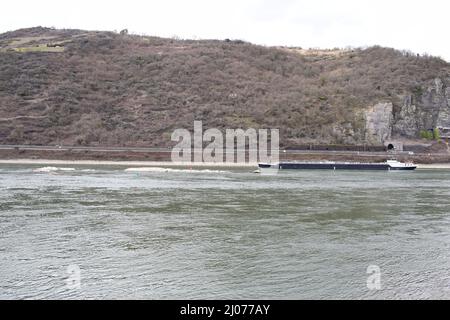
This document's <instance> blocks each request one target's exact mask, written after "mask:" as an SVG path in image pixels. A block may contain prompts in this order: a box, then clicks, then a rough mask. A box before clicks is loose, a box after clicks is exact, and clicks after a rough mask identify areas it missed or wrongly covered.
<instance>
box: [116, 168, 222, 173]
mask: <svg viewBox="0 0 450 320" xmlns="http://www.w3.org/2000/svg"><path fill="white" fill-rule="evenodd" d="M125 171H126V172H188V173H227V172H228V171H222V170H210V169H202V170H198V169H197V170H195V169H171V168H158V167H142V168H127V169H125Z"/></svg>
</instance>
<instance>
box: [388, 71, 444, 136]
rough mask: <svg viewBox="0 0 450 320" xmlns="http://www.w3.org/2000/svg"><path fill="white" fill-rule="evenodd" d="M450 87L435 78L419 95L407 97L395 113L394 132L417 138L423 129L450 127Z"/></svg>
mask: <svg viewBox="0 0 450 320" xmlns="http://www.w3.org/2000/svg"><path fill="white" fill-rule="evenodd" d="M449 102H450V87H447V86H446V85H445V84H444V82H443V81H442V80H441V79H435V80H434V81H433V83H431V84H430V86H429V87H428V88H427V89H426V90H424V91H423V92H422V94H420V95H419V96H417V95H416V96H414V95H409V96H406V97H405V100H404V103H403V105H402V106H401V108H400V111H399V112H397V113H396V114H395V115H394V125H393V134H395V135H399V136H405V137H411V138H417V137H418V136H419V132H420V131H421V130H430V129H434V128H436V127H450V103H449Z"/></svg>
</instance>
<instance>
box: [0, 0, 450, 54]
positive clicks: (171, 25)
mask: <svg viewBox="0 0 450 320" xmlns="http://www.w3.org/2000/svg"><path fill="white" fill-rule="evenodd" d="M449 3H450V2H449V1H448V0H426V1H424V0H420V1H419V0H376V1H368V0H222V1H215V0H161V1H156V0H155V1H153V0H146V1H144V0H123V1H116V0H107V1H106V0H105V1H103V0H76V1H74V0H72V1H64V0H39V1H34V0H33V1H31V0H13V1H8V0H7V1H2V4H1V10H0V32H4V31H9V30H15V29H19V28H24V27H32V26H39V25H40V26H47V27H56V28H78V29H88V30H111V31H113V30H117V31H120V30H121V29H125V28H127V29H128V30H129V31H130V32H132V33H139V34H147V35H155V36H162V37H172V36H178V37H181V38H196V39H205V38H207V39H212V38H214V39H225V38H230V39H242V40H246V41H250V42H252V43H257V44H264V45H285V46H300V47H303V48H310V47H320V48H333V47H346V46H366V45H375V44H379V45H382V46H388V47H394V48H397V49H409V50H412V51H414V52H417V53H430V54H433V55H437V56H441V57H443V58H444V59H446V60H447V61H450V42H449V41H448V38H447V37H448V36H449V30H450V28H449V22H448V19H449V15H450V4H449Z"/></svg>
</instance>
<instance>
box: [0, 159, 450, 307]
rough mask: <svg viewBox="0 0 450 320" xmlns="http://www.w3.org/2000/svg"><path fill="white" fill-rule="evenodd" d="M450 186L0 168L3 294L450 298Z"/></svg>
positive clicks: (421, 180) (363, 176)
mask: <svg viewBox="0 0 450 320" xmlns="http://www.w3.org/2000/svg"><path fill="white" fill-rule="evenodd" d="M449 182H450V171H448V170H447V171H446V170H417V171H415V172H350V171H349V172H344V171H338V172H331V171H330V172H328V171H293V172H281V173H279V174H277V175H270V176H266V175H258V174H254V173H251V170H244V169H242V170H238V169H231V170H227V169H221V170H217V169H214V170H213V169H211V170H206V169H205V170H177V169H170V170H159V169H146V170H139V169H135V170H133V171H130V170H125V168H124V167H119V166H72V167H71V168H68V167H64V166H62V167H57V168H53V167H45V168H42V166H40V167H39V166H32V165H27V166H23V165H1V166H0V298H1V299H121V298H124V299H196V298H204V299H222V298H223V299H450V190H449V186H450V184H449ZM368 268H369V273H368ZM373 268H375V269H373ZM370 270H379V273H378V272H376V273H372V271H370ZM373 276H376V279H378V280H377V281H378V282H377V283H378V284H379V286H378V287H376V288H374V287H373V286H370V284H369V285H368V279H374V278H371V277H373ZM369 282H370V281H369ZM371 283H372V282H371Z"/></svg>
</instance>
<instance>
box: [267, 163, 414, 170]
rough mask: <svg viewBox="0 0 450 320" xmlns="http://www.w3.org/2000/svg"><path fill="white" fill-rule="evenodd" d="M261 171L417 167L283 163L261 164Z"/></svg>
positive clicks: (381, 164) (410, 167)
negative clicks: (266, 169)
mask: <svg viewBox="0 0 450 320" xmlns="http://www.w3.org/2000/svg"><path fill="white" fill-rule="evenodd" d="M259 167H260V168H261V169H265V168H273V169H280V170H378V171H390V170H395V171H398V170H407V171H412V170H415V169H416V166H406V167H391V166H390V165H389V164H387V163H338V162H336V163H319V162H318V163H302V162H282V163H280V164H278V167H277V166H275V167H274V166H273V165H270V164H259Z"/></svg>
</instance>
